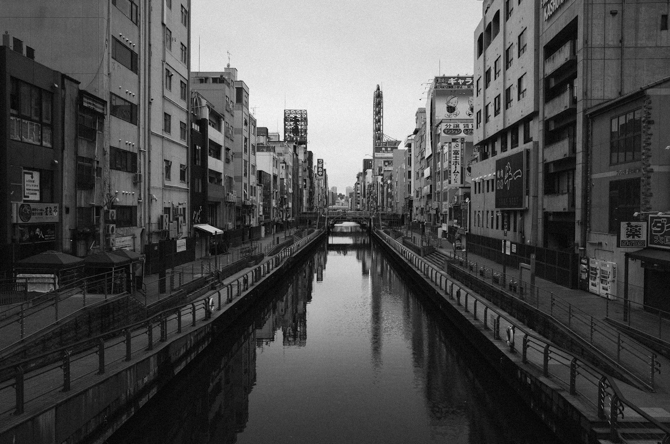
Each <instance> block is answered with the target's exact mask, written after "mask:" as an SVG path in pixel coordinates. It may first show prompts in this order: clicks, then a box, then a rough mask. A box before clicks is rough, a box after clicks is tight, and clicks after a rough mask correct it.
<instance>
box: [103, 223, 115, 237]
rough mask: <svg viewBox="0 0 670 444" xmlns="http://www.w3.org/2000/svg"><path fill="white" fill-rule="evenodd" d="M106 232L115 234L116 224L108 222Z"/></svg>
mask: <svg viewBox="0 0 670 444" xmlns="http://www.w3.org/2000/svg"><path fill="white" fill-rule="evenodd" d="M105 234H109V235H110V236H113V235H115V234H116V224H107V225H105Z"/></svg>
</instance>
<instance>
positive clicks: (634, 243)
mask: <svg viewBox="0 0 670 444" xmlns="http://www.w3.org/2000/svg"><path fill="white" fill-rule="evenodd" d="M617 244H618V245H619V248H645V247H646V246H647V222H638V221H635V222H621V223H620V226H619V233H618V236H617Z"/></svg>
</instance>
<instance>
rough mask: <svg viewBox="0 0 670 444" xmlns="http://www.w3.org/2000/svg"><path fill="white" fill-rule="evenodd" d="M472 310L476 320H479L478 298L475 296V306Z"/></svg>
mask: <svg viewBox="0 0 670 444" xmlns="http://www.w3.org/2000/svg"><path fill="white" fill-rule="evenodd" d="M472 312H473V313H474V315H475V321H476V320H477V298H475V303H474V308H473V309H472Z"/></svg>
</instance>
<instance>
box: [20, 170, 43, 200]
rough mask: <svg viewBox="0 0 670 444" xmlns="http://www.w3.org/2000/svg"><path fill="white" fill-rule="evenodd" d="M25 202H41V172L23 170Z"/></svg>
mask: <svg viewBox="0 0 670 444" xmlns="http://www.w3.org/2000/svg"><path fill="white" fill-rule="evenodd" d="M23 200H24V201H26V200H28V201H30V200H36V201H38V200H40V173H39V171H30V170H23Z"/></svg>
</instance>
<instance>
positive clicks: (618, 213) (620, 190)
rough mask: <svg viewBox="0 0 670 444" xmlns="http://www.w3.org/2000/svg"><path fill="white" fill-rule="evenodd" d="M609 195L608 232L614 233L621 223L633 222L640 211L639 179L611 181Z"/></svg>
mask: <svg viewBox="0 0 670 444" xmlns="http://www.w3.org/2000/svg"><path fill="white" fill-rule="evenodd" d="M609 191H610V194H609V232H610V233H616V232H617V231H618V230H619V227H620V223H621V222H627V221H632V220H635V218H634V216H633V214H634V213H635V212H637V211H640V179H627V180H613V181H611V182H610V190H609Z"/></svg>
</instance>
